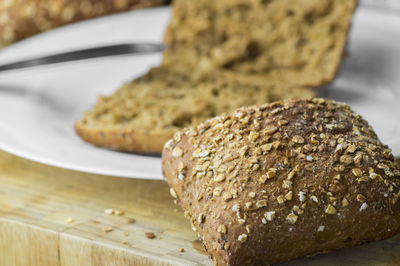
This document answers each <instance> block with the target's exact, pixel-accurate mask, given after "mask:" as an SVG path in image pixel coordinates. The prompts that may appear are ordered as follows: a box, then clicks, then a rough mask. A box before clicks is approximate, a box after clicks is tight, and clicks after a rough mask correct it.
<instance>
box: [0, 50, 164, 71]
mask: <svg viewBox="0 0 400 266" xmlns="http://www.w3.org/2000/svg"><path fill="white" fill-rule="evenodd" d="M164 49H165V46H164V45H163V44H161V43H123V44H115V45H106V46H99V47H91V48H85V49H79V50H74V51H68V52H62V53H57V54H52V55H46V56H41V57H36V58H31V59H26V60H21V61H17V62H12V63H7V64H5V65H0V72H3V71H10V70H16V69H22V68H30V67H36V66H43V65H50V64H58V63H64V62H71V61H78V60H86V59H93V58H99V57H108V56H117V55H124V54H151V53H159V52H162V51H163V50H164Z"/></svg>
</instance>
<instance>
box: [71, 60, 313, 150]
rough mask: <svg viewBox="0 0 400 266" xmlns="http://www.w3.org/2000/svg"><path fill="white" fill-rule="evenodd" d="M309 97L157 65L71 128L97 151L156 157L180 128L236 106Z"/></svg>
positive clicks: (241, 78) (238, 78) (307, 92)
mask: <svg viewBox="0 0 400 266" xmlns="http://www.w3.org/2000/svg"><path fill="white" fill-rule="evenodd" d="M313 95H315V91H314V90H311V89H307V88H293V87H290V85H286V87H285V86H284V85H282V84H278V83H277V82H276V81H275V82H268V81H267V80H265V79H264V78H263V77H260V76H254V75H253V76H249V75H240V74H236V73H231V72H229V71H223V72H218V73H212V74H208V75H201V76H196V75H193V74H192V73H190V72H188V71H187V70H185V69H175V68H173V67H168V66H163V67H159V68H154V69H152V70H151V71H150V72H149V73H148V74H147V75H145V76H143V77H140V78H138V79H136V80H134V81H133V82H132V83H130V84H126V85H124V86H123V87H121V88H120V89H118V90H117V91H116V92H115V93H114V94H113V95H111V96H109V97H100V98H99V100H98V102H97V104H96V105H95V106H94V107H93V108H92V109H91V110H90V111H88V112H87V113H86V114H85V115H84V117H83V119H81V120H80V121H78V122H77V123H76V124H75V129H76V131H77V133H78V134H79V135H80V136H81V137H82V138H83V139H84V140H86V141H88V142H90V143H93V144H95V145H98V146H103V147H107V148H111V149H117V150H123V151H136V152H141V153H161V151H162V148H163V146H164V144H165V142H166V141H167V140H168V139H170V138H171V137H172V135H173V134H174V133H175V132H176V131H177V130H180V129H182V128H184V127H187V126H189V125H192V124H198V123H199V122H202V121H204V120H206V119H209V118H211V117H214V116H216V115H218V114H221V113H224V112H230V111H233V110H234V109H236V108H238V107H240V106H247V105H253V104H262V103H265V102H271V101H276V100H281V99H288V98H304V97H310V96H313Z"/></svg>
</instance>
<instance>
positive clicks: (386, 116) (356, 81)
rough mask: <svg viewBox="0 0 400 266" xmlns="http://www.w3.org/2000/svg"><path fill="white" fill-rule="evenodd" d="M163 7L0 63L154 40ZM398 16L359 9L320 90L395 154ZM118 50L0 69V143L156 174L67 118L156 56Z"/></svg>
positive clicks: (15, 49) (52, 37) (94, 24)
mask: <svg viewBox="0 0 400 266" xmlns="http://www.w3.org/2000/svg"><path fill="white" fill-rule="evenodd" d="M169 16H170V9H169V8H157V9H151V10H143V11H134V12H129V13H125V14H119V15H114V16H109V17H104V18H100V19H95V20H91V21H87V22H83V23H79V24H75V25H71V26H67V27H63V28H60V29H57V30H54V31H51V32H47V33H44V34H41V35H38V36H36V37H33V38H30V39H28V40H26V41H23V42H20V43H18V44H15V45H13V46H10V47H8V48H6V49H4V50H2V51H0V62H1V63H6V62H8V61H13V60H16V59H23V58H26V57H31V56H37V55H40V54H47V53H51V52H57V51H63V50H66V49H72V48H79V47H86V46H90V45H100V44H109V43H119V42H127V41H158V42H161V40H162V36H163V33H164V30H165V26H166V24H167V22H168V20H169ZM399 44H400V17H396V16H395V15H394V14H389V13H382V12H381V11H379V12H378V11H374V10H372V9H368V8H366V7H360V8H359V9H358V11H357V13H356V15H355V18H354V26H353V28H352V31H351V35H350V42H349V50H350V54H349V57H347V58H346V61H345V64H344V67H343V70H342V73H341V75H340V77H339V78H338V79H337V80H336V82H335V83H334V84H333V85H331V86H330V87H329V88H325V89H323V90H322V91H321V96H323V97H327V98H331V99H335V100H340V101H344V102H347V103H349V104H350V105H351V106H352V108H353V109H355V110H356V111H358V112H359V113H361V114H362V115H363V116H364V117H365V118H366V119H367V120H368V121H369V122H370V123H371V124H372V125H373V127H374V128H375V130H376V132H377V134H378V135H379V136H380V138H381V140H382V141H383V142H384V143H386V144H388V145H389V146H390V147H391V148H392V149H393V150H394V153H395V154H396V155H400V118H399V116H400V75H398V74H397V71H398V69H400V45H399ZM160 59H161V57H160V55H151V56H124V57H114V58H108V59H97V60H94V61H88V62H79V63H76V62H75V63H69V64H64V65H57V66H51V67H43V68H40V69H31V70H23V71H18V72H12V73H11V72H10V73H0V148H1V149H4V150H6V151H8V152H11V153H14V154H16V155H19V156H22V157H25V158H28V159H31V160H35V161H39V162H42V163H46V164H50V165H54V166H58V167H63V168H68V169H74V170H80V171H85V172H91V173H97V174H105V175H114V176H121V177H134V178H138V177H139V178H146V179H162V177H161V167H160V165H161V162H160V161H161V160H160V158H159V157H150V156H142V155H135V154H128V153H120V152H115V151H109V150H105V149H101V148H97V147H93V146H91V145H90V144H87V143H85V142H83V141H81V140H80V139H79V138H78V137H77V136H76V134H75V133H74V131H73V128H72V127H73V123H74V121H75V120H76V119H78V118H80V117H81V116H82V114H83V112H84V111H85V110H87V109H88V108H89V107H90V106H91V105H93V104H94V102H95V101H96V97H97V96H98V95H107V94H110V93H111V92H112V91H114V90H115V89H116V88H118V87H119V86H120V85H121V84H123V83H124V82H126V81H129V80H131V79H132V78H134V77H135V76H138V75H140V74H142V73H144V72H146V71H147V70H148V69H149V68H150V67H151V66H154V65H157V64H159V62H160Z"/></svg>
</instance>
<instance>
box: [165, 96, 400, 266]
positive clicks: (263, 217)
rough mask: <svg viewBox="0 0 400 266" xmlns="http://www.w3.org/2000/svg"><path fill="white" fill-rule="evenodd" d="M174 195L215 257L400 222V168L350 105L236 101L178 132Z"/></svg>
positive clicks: (266, 253)
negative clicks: (240, 105)
mask: <svg viewBox="0 0 400 266" xmlns="http://www.w3.org/2000/svg"><path fill="white" fill-rule="evenodd" d="M162 166H163V174H164V176H165V178H166V179H167V182H168V184H169V186H170V187H171V195H172V196H174V197H175V198H176V202H177V203H178V204H180V205H181V206H182V208H183V209H184V211H185V216H186V217H187V218H188V219H190V221H191V224H192V229H193V230H195V231H197V232H198V234H199V237H200V239H201V241H202V242H203V245H204V247H205V248H206V250H207V251H208V253H209V254H210V255H211V256H212V257H213V259H214V261H215V262H216V264H217V265H247V264H253V263H259V264H262V265H263V264H273V263H278V262H283V261H286V260H290V259H294V258H297V257H300V256H305V255H314V254H317V253H321V252H323V253H324V252H329V251H331V250H334V249H339V248H343V247H349V246H354V245H358V244H362V243H365V242H370V241H376V240H380V239H385V238H388V237H391V236H393V235H395V234H397V233H398V232H400V201H399V197H400V191H399V189H400V171H399V169H398V166H397V165H395V161H394V158H393V155H392V153H391V150H390V149H389V148H388V147H387V146H386V145H384V144H382V143H381V142H380V141H379V139H378V137H377V136H376V134H375V133H374V131H373V129H372V128H371V126H369V125H368V123H367V122H366V121H365V120H364V119H362V118H361V116H360V115H358V114H356V113H354V112H353V111H352V110H351V109H350V108H349V107H348V106H347V105H345V104H342V103H337V102H334V101H329V100H323V99H318V98H315V99H310V100H298V101H287V102H276V103H273V104H265V105H261V106H259V107H249V108H241V109H237V110H236V111H235V112H233V113H231V114H228V115H221V116H218V117H216V118H213V119H210V120H208V121H206V122H204V123H202V124H200V125H198V126H195V127H190V128H187V129H185V130H183V131H180V132H178V133H177V134H175V136H174V138H173V139H171V140H170V141H168V142H167V144H166V145H165V148H164V150H163V156H162Z"/></svg>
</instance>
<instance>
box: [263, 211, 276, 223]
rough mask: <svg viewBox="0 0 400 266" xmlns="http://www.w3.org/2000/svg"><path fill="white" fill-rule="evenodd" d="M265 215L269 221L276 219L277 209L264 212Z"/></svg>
mask: <svg viewBox="0 0 400 266" xmlns="http://www.w3.org/2000/svg"><path fill="white" fill-rule="evenodd" d="M264 217H265V219H267V221H272V220H274V219H275V211H270V212H266V213H264Z"/></svg>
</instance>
